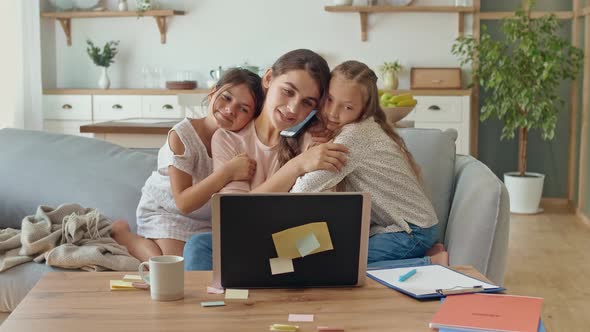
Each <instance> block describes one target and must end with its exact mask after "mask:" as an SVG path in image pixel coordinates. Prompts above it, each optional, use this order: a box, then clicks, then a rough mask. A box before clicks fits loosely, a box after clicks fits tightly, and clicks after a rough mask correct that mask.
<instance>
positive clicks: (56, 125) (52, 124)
mask: <svg viewBox="0 0 590 332" xmlns="http://www.w3.org/2000/svg"><path fill="white" fill-rule="evenodd" d="M91 123H92V122H91V121H90V120H88V121H69V120H66V121H63V120H45V121H43V129H44V130H45V131H48V132H51V133H58V134H66V135H76V136H85V137H93V136H94V135H93V134H92V133H80V126H83V125H87V124H91Z"/></svg>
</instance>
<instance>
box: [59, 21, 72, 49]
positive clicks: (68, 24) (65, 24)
mask: <svg viewBox="0 0 590 332" xmlns="http://www.w3.org/2000/svg"><path fill="white" fill-rule="evenodd" d="M57 20H58V21H59V24H60V25H61V28H62V29H63V30H64V33H65V34H66V40H67V43H68V46H72V19H71V18H57Z"/></svg>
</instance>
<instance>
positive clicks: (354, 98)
mask: <svg viewBox="0 0 590 332" xmlns="http://www.w3.org/2000/svg"><path fill="white" fill-rule="evenodd" d="M363 91H364V90H363V89H362V87H361V86H359V85H358V84H357V83H355V82H353V81H351V80H348V79H345V78H343V77H342V76H341V75H338V74H335V75H334V76H332V79H331V80H330V89H329V90H328V96H327V98H326V101H325V102H324V105H323V106H322V112H321V114H322V117H323V119H324V121H325V124H326V128H327V129H328V130H331V131H334V130H337V129H339V128H341V127H342V126H344V125H346V124H349V123H352V122H355V121H356V120H357V119H358V118H359V117H360V116H361V114H362V113H363V105H364V96H363Z"/></svg>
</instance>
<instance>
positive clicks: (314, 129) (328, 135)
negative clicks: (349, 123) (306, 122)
mask: <svg viewBox="0 0 590 332" xmlns="http://www.w3.org/2000/svg"><path fill="white" fill-rule="evenodd" d="M307 131H308V132H309V133H310V134H311V139H312V141H313V143H314V145H316V144H321V143H327V142H329V141H331V140H332V138H333V137H334V133H333V132H332V131H330V130H328V129H327V128H326V127H325V126H324V125H323V124H322V123H321V122H319V121H318V123H316V124H314V125H313V126H311V127H309V129H308V130H307Z"/></svg>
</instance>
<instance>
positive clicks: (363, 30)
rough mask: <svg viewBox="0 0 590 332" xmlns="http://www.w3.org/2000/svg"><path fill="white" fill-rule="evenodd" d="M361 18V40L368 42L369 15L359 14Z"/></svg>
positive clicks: (365, 13)
mask: <svg viewBox="0 0 590 332" xmlns="http://www.w3.org/2000/svg"><path fill="white" fill-rule="evenodd" d="M359 15H360V17H361V40H362V41H367V19H368V16H369V14H368V13H367V12H359Z"/></svg>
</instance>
